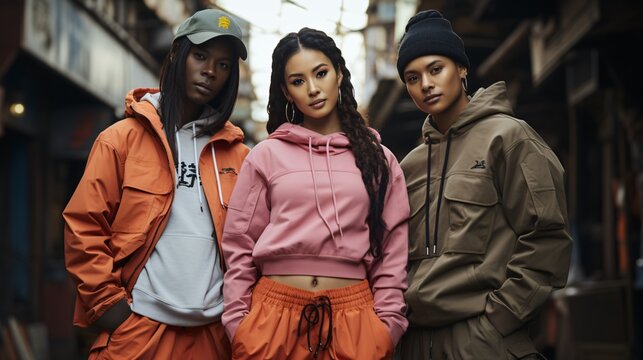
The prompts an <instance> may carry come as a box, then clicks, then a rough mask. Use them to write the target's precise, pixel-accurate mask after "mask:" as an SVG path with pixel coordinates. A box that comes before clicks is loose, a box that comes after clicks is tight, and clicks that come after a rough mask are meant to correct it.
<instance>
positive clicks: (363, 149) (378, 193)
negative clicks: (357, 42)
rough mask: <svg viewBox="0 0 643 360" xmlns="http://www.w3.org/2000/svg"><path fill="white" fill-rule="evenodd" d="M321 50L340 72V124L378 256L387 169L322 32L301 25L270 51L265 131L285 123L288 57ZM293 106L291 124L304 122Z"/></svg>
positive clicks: (343, 68)
mask: <svg viewBox="0 0 643 360" xmlns="http://www.w3.org/2000/svg"><path fill="white" fill-rule="evenodd" d="M304 48H305V49H310V50H317V51H321V52H322V53H323V54H324V55H326V57H328V58H329V59H330V60H331V62H332V63H333V67H334V68H335V71H336V72H337V73H340V72H341V74H342V75H343V78H342V82H341V84H340V89H341V92H340V94H341V95H340V96H341V101H338V103H337V110H338V113H339V119H340V125H341V128H342V131H344V132H345V133H346V136H347V137H348V139H349V141H350V145H351V148H352V151H353V155H354V156H355V165H356V166H357V168H358V169H359V170H360V171H361V173H362V180H363V181H364V186H365V187H366V191H367V192H368V198H369V200H370V206H369V212H368V225H369V237H370V252H371V255H373V256H374V257H379V256H380V255H381V252H382V238H383V233H384V221H383V220H382V211H383V208H384V197H385V195H386V188H387V186H388V181H389V168H388V162H387V160H386V157H385V156H384V152H383V150H382V146H381V144H380V142H379V141H378V139H377V137H375V135H374V134H373V133H372V132H371V131H370V130H369V129H368V127H367V126H366V121H365V120H364V118H363V117H362V115H361V114H360V113H359V112H358V111H357V101H355V97H354V96H353V85H352V84H351V81H350V80H351V73H350V72H349V71H348V69H347V68H346V61H345V60H344V58H343V57H342V52H341V50H340V49H339V48H338V47H337V45H335V41H333V39H332V38H330V37H329V36H328V35H326V34H325V33H324V32H322V31H319V30H315V29H310V28H302V29H301V30H299V32H296V33H294V32H293V33H290V34H288V35H286V36H285V37H284V38H282V39H281V40H280V41H279V43H278V44H277V47H275V50H274V51H273V53H272V74H271V77H270V95H269V98H268V123H267V124H266V127H267V130H268V133H272V132H273V131H275V130H276V129H277V128H278V127H279V126H280V125H281V124H283V123H284V122H286V113H285V108H286V102H287V101H288V100H287V99H286V96H285V95H284V93H283V91H282V86H284V87H285V75H284V72H285V68H286V63H287V62H288V60H289V59H290V57H291V56H293V55H294V54H296V53H297V52H299V51H301V49H304ZM292 106H293V107H294V108H295V116H294V119H293V122H294V123H301V122H302V121H303V114H302V113H301V112H300V111H299V110H298V109H297V107H296V106H295V105H294V104H293V105H292Z"/></svg>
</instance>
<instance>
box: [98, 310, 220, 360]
mask: <svg viewBox="0 0 643 360" xmlns="http://www.w3.org/2000/svg"><path fill="white" fill-rule="evenodd" d="M230 357H231V353H230V341H229V340H228V337H227V336H226V334H225V330H224V328H223V325H221V322H215V323H212V324H208V325H203V326H195V327H183V326H172V325H167V324H163V323H159V322H156V321H154V320H152V319H150V318H148V317H145V316H141V315H138V314H132V315H130V316H129V317H128V318H127V319H126V320H125V321H124V322H123V323H122V324H121V325H120V326H119V327H118V328H117V329H116V330H114V332H113V333H112V334H111V335H108V334H106V333H102V334H101V335H99V336H98V338H97V339H96V341H95V342H94V344H93V345H92V347H91V350H90V352H89V359H90V360H99V359H123V360H125V359H127V360H133V359H154V360H163V359H180V360H188V359H189V360H192V359H194V360H197V359H198V360H201V359H217V360H219V359H223V360H229V359H230Z"/></svg>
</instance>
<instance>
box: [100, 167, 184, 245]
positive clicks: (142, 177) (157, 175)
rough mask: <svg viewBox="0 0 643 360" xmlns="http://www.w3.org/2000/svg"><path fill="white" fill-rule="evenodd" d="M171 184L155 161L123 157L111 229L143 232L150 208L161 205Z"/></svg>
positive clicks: (147, 223)
mask: <svg viewBox="0 0 643 360" xmlns="http://www.w3.org/2000/svg"><path fill="white" fill-rule="evenodd" d="M172 187H173V186H172V177H171V176H169V174H168V173H167V171H165V169H163V168H161V166H159V165H158V164H157V163H153V162H145V161H140V160H136V159H131V158H130V159H127V161H126V162H125V171H124V179H123V185H122V193H121V203H120V205H119V207H118V211H117V212H116V217H115V218H114V221H113V223H112V230H113V231H114V232H124V233H142V232H147V231H148V230H149V226H150V224H151V222H152V219H153V217H154V216H153V212H152V210H153V209H154V208H156V209H159V208H161V207H163V205H164V204H165V202H166V201H168V196H169V194H170V192H171V191H172Z"/></svg>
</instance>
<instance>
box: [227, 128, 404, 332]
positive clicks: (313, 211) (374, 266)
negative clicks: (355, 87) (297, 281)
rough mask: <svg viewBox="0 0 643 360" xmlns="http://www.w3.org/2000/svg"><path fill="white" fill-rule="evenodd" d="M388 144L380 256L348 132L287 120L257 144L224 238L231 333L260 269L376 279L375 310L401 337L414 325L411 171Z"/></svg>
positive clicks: (247, 303) (240, 182)
mask: <svg viewBox="0 0 643 360" xmlns="http://www.w3.org/2000/svg"><path fill="white" fill-rule="evenodd" d="M373 131H374V130H373ZM376 134H377V133H376ZM377 136H378V137H379V134H377ZM383 149H384V154H385V156H386V159H387V161H388V164H389V185H388V188H387V191H386V197H385V202H384V211H383V215H382V217H383V220H384V225H385V231H384V237H383V241H382V255H381V256H380V257H378V258H373V256H372V255H371V254H370V252H369V249H370V243H369V226H368V223H367V221H366V220H367V216H368V211H369V199H368V194H367V192H366V188H365V186H364V182H363V180H362V176H361V172H360V170H359V169H358V168H357V166H356V165H355V156H354V155H353V152H352V151H350V150H351V147H350V143H349V140H348V138H347V137H346V135H345V134H344V133H333V134H329V135H321V134H319V133H317V132H314V131H312V130H308V129H306V128H304V127H301V126H299V125H292V124H289V123H285V124H283V125H281V126H280V127H279V128H278V129H277V130H275V131H274V132H273V133H272V134H271V135H270V137H269V138H268V139H267V140H264V141H262V142H261V143H259V144H258V145H256V146H255V147H254V148H253V149H252V150H251V151H250V154H249V155H248V157H246V159H245V161H244V164H243V166H242V167H241V171H240V174H239V177H238V180H237V183H236V186H235V188H234V190H233V193H232V196H231V198H230V204H229V208H228V214H227V218H226V223H225V226H224V233H223V239H222V249H223V253H224V258H225V259H226V263H227V266H228V271H227V272H226V274H225V277H224V288H223V294H224V312H223V316H222V322H223V325H224V326H225V328H226V332H227V334H228V337H229V338H230V340H232V339H233V338H234V334H235V332H236V330H237V327H238V326H239V323H240V322H241V320H242V319H243V318H244V317H245V316H246V315H247V314H248V312H249V310H250V305H251V304H250V302H251V290H252V288H253V286H254V285H255V283H256V282H257V280H258V278H259V277H260V276H262V275H315V276H332V277H342V278H352V279H368V281H369V283H370V286H371V289H372V291H373V297H374V300H375V313H376V314H377V315H378V317H379V318H380V319H381V320H382V321H383V322H384V323H385V324H386V326H387V328H388V330H389V334H390V335H391V340H392V341H393V344H396V343H397V341H398V340H399V338H400V337H401V336H402V334H403V333H404V331H405V330H406V327H407V326H408V322H407V320H406V317H405V311H406V305H405V303H404V297H403V292H404V290H405V289H406V286H407V282H406V281H407V280H406V264H407V256H408V255H407V254H408V253H407V251H408V226H407V219H408V217H409V205H408V198H407V192H406V184H405V181H404V174H403V173H402V170H401V168H400V166H399V164H398V162H397V160H396V159H395V156H394V155H393V154H392V153H391V152H390V150H388V149H387V148H385V147H383Z"/></svg>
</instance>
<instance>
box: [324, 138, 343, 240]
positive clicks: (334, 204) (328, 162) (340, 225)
mask: <svg viewBox="0 0 643 360" xmlns="http://www.w3.org/2000/svg"><path fill="white" fill-rule="evenodd" d="M330 139H331V138H328V140H326V166H327V167H328V179H329V180H330V193H331V194H332V195H333V207H335V222H337V227H338V228H339V235H340V236H341V237H344V232H343V231H342V224H341V223H340V222H339V212H338V211H337V198H336V197H335V188H334V186H333V176H332V171H331V169H330Z"/></svg>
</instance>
